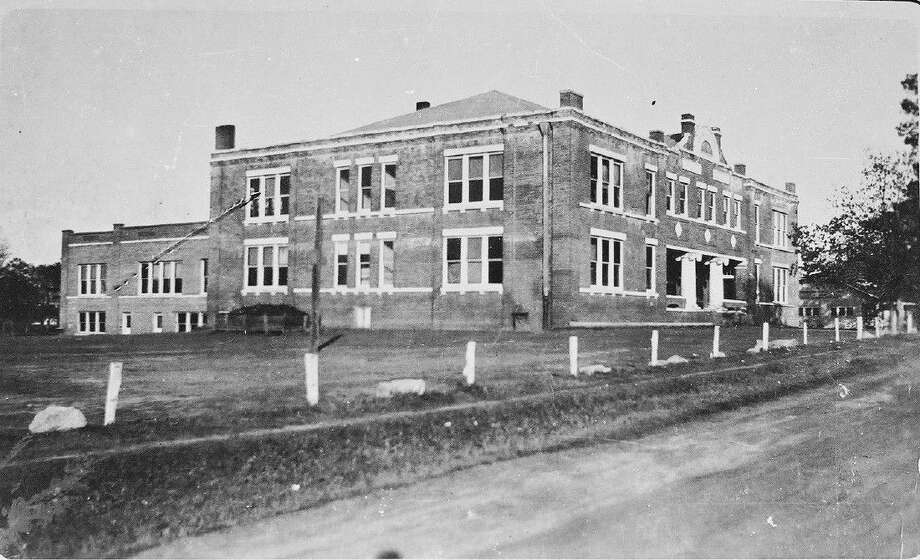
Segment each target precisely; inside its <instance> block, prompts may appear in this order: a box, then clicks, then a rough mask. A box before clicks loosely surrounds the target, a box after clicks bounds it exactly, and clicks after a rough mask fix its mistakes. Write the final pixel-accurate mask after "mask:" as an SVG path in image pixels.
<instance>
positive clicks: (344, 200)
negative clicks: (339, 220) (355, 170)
mask: <svg viewBox="0 0 920 560" xmlns="http://www.w3.org/2000/svg"><path fill="white" fill-rule="evenodd" d="M350 189H351V170H350V169H348V168H340V169H338V170H337V172H336V174H335V213H336V214H347V213H348V193H349V191H350Z"/></svg>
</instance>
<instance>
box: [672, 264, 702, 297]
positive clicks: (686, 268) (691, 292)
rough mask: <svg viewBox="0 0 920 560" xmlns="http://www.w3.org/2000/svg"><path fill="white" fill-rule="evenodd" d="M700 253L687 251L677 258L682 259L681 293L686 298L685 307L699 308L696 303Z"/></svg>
mask: <svg viewBox="0 0 920 560" xmlns="http://www.w3.org/2000/svg"><path fill="white" fill-rule="evenodd" d="M700 258H701V255H700V254H699V253H685V254H684V255H682V256H680V257H678V258H677V260H679V261H680V295H681V296H682V297H683V298H684V308H685V309H699V307H698V306H697V305H696V261H698V260H700Z"/></svg>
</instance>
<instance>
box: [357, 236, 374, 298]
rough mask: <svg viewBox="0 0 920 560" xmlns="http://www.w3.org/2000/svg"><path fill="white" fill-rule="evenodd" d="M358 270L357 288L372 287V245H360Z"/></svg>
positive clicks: (358, 249)
mask: <svg viewBox="0 0 920 560" xmlns="http://www.w3.org/2000/svg"><path fill="white" fill-rule="evenodd" d="M357 253H358V270H357V274H358V276H357V278H356V279H355V286H357V287H359V288H370V287H371V246H370V243H358V248H357Z"/></svg>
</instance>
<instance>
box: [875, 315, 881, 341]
mask: <svg viewBox="0 0 920 560" xmlns="http://www.w3.org/2000/svg"><path fill="white" fill-rule="evenodd" d="M881 325H882V321H881V320H880V319H879V318H878V317H876V318H875V338H878V337H879V336H881V334H882V327H881Z"/></svg>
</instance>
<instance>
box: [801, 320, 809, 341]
mask: <svg viewBox="0 0 920 560" xmlns="http://www.w3.org/2000/svg"><path fill="white" fill-rule="evenodd" d="M802 346H808V323H806V322H805V321H802Z"/></svg>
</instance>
